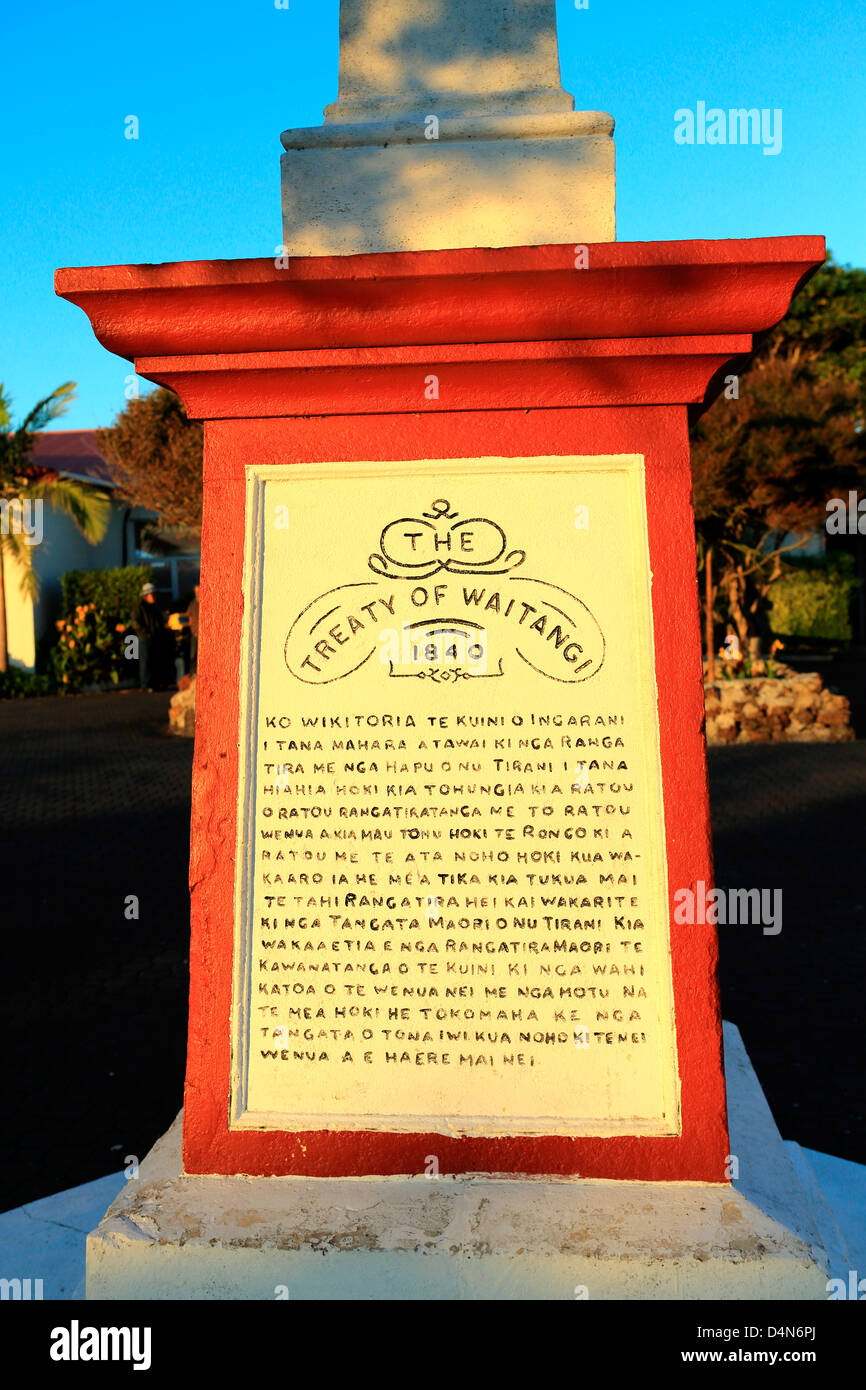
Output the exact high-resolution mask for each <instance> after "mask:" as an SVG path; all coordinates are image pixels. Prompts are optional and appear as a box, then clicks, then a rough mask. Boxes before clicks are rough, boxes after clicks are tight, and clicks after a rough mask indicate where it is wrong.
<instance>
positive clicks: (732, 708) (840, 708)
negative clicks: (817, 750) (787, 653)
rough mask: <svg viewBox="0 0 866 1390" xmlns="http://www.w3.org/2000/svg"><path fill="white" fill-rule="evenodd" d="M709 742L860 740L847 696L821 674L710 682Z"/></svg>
mask: <svg viewBox="0 0 866 1390" xmlns="http://www.w3.org/2000/svg"><path fill="white" fill-rule="evenodd" d="M704 695H705V699H706V710H707V743H711V744H713V743H848V742H850V741H851V740H852V739H853V738H854V730H853V729H852V728H851V711H850V707H849V703H848V701H847V699H846V698H845V696H844V695H834V694H833V693H832V692H831V691H829V690H827V689H826V687H825V686H824V684H823V682H822V680H821V677H820V676H819V675H818V674H817V673H815V672H808V673H803V674H799V673H796V672H793V671H791V670H790V667H789V668H787V673H786V674H784V675H782V676H778V677H771V676H756V677H754V678H752V679H748V680H724V679H722V680H717V681H716V682H715V684H713V685H710V683H709V681H706V682H705V683H704Z"/></svg>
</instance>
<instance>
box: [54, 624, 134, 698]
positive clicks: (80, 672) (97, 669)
mask: <svg viewBox="0 0 866 1390" xmlns="http://www.w3.org/2000/svg"><path fill="white" fill-rule="evenodd" d="M128 630H129V624H128V623H126V622H123V621H121V620H120V618H119V616H118V614H117V612H116V611H109V610H107V609H105V608H97V606H96V604H95V603H80V604H78V606H77V607H76V608H75V609H74V610H73V612H71V613H70V614H69V615H68V616H67V617H65V618H60V619H59V620H58V623H57V633H58V636H57V645H56V646H55V647H54V648H53V649H52V652H51V671H52V675H53V676H54V679H55V681H56V683H57V688H58V690H60V691H61V693H63V694H68V693H69V692H71V691H73V690H81V689H82V687H84V686H87V685H117V684H118V683H119V682H120V680H121V679H122V678H123V677H124V676H128V675H129V674H130V669H131V668H130V663H129V662H128V661H127V660H126V658H125V656H124V650H123V643H124V638H125V636H126V634H127V632H128Z"/></svg>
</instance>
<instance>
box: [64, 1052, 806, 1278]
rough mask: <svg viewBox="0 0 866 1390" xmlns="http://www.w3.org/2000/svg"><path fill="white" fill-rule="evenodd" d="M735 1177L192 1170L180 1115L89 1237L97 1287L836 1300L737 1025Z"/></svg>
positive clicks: (731, 1085)
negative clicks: (185, 1158)
mask: <svg viewBox="0 0 866 1390" xmlns="http://www.w3.org/2000/svg"><path fill="white" fill-rule="evenodd" d="M726 1054H727V1064H728V1065H727V1075H728V1096H729V1107H730V1124H731V1147H732V1153H734V1154H735V1155H736V1156H737V1158H738V1161H739V1179H738V1181H737V1182H736V1184H735V1185H734V1186H733V1187H727V1186H720V1185H704V1184H698V1183H615V1182H599V1181H586V1180H581V1179H558V1180H549V1179H525V1178H487V1177H468V1178H448V1177H440V1178H438V1179H428V1178H426V1177H423V1176H417V1177H412V1178H362V1179H347V1178H333V1179H327V1178H249V1177H231V1178H226V1177H185V1176H183V1175H182V1173H181V1166H180V1120H179V1119H178V1120H177V1121H176V1122H175V1124H174V1125H173V1126H172V1128H171V1129H170V1130H169V1132H168V1134H167V1135H165V1136H164V1138H163V1139H162V1140H160V1142H159V1143H158V1144H157V1145H156V1146H155V1148H154V1149H153V1150H152V1152H151V1153H150V1154H149V1155H148V1157H147V1158H146V1159H145V1161H144V1162H143V1163H142V1165H141V1169H140V1176H139V1179H138V1180H137V1181H136V1182H131V1183H128V1184H127V1185H126V1186H125V1188H124V1190H123V1192H121V1194H120V1196H119V1197H118V1199H117V1200H116V1201H115V1202H114V1204H113V1205H112V1206H111V1207H110V1208H109V1210H108V1212H107V1214H106V1216H105V1218H104V1219H103V1221H102V1222H101V1223H100V1225H99V1227H98V1228H97V1229H96V1230H95V1231H93V1232H92V1233H91V1235H90V1236H89V1238H88V1243H87V1295H88V1298H93V1299H125V1298H144V1299H197V1298H217V1299H274V1298H279V1297H283V1298H285V1297H289V1298H295V1299H419V1298H427V1299H430V1298H435V1299H574V1298H586V1297H588V1298H590V1299H611V1298H612V1299H621V1298H641V1299H665V1298H668V1299H717V1298H720V1299H750V1298H757V1299H776V1298H782V1299H826V1297H827V1279H828V1275H829V1264H828V1258H827V1256H826V1254H825V1252H824V1250H823V1247H822V1245H821V1242H820V1237H819V1235H818V1230H817V1225H816V1222H815V1219H814V1216H813V1213H812V1210H811V1208H810V1205H809V1202H808V1199H807V1196H806V1193H805V1192H804V1190H803V1188H802V1186H801V1185H800V1183H799V1181H798V1179H797V1175H796V1172H795V1169H794V1166H793V1164H792V1162H791V1159H790V1157H789V1154H788V1151H787V1149H786V1148H785V1145H784V1144H783V1143H782V1140H781V1138H780V1136H779V1133H778V1130H777V1129H776V1127H775V1125H774V1123H773V1119H772V1116H771V1115H770V1112H769V1109H768V1108H767V1105H766V1101H765V1100H764V1098H763V1095H762V1093H761V1090H760V1087H759V1086H758V1083H757V1079H756V1078H755V1076H754V1072H753V1071H752V1069H751V1066H750V1064H749V1062H748V1058H747V1057H746V1055H745V1052H744V1050H743V1047H742V1042H741V1040H740V1037H739V1034H738V1033H737V1031H736V1029H732V1028H726Z"/></svg>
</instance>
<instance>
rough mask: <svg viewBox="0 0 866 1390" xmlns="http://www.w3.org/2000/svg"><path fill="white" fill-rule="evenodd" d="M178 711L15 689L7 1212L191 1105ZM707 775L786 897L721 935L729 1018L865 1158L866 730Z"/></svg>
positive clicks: (7, 776) (826, 1133) (5, 739)
mask: <svg viewBox="0 0 866 1390" xmlns="http://www.w3.org/2000/svg"><path fill="white" fill-rule="evenodd" d="M167 709H168V696H167V695H143V694H139V693H137V692H130V693H124V694H114V695H85V696H77V697H69V698H66V699H59V698H57V699H55V698H50V699H41V700H26V701H24V700H21V701H5V702H0V767H2V780H0V837H2V838H0V844H2V851H0V862H2V893H3V947H4V949H3V971H2V991H3V1015H4V1019H5V1021H6V1023H7V1037H8V1041H7V1044H6V1048H5V1057H4V1060H5V1065H4V1067H3V1072H2V1084H3V1092H4V1094H3V1108H4V1115H5V1117H6V1124H5V1142H4V1144H3V1149H2V1156H0V1210H5V1209H7V1208H9V1207H13V1206H17V1205H19V1204H20V1203H23V1202H26V1201H29V1200H32V1199H34V1198H37V1197H44V1196H47V1195H48V1194H50V1193H53V1192H56V1191H58V1190H60V1189H62V1188H66V1187H72V1186H74V1185H76V1184H77V1183H82V1182H86V1181H88V1180H90V1179H92V1178H97V1177H102V1176H103V1175H104V1174H106V1173H108V1172H111V1171H112V1170H119V1169H120V1168H122V1166H123V1163H124V1159H125V1157H126V1156H127V1155H133V1154H134V1155H137V1156H138V1157H139V1158H141V1157H143V1156H144V1154H145V1153H146V1152H147V1151H148V1149H149V1148H150V1147H151V1145H152V1144H153V1142H154V1140H155V1139H156V1138H157V1137H158V1136H159V1135H160V1134H162V1133H163V1131H164V1130H165V1129H166V1128H167V1127H168V1125H169V1124H170V1123H171V1121H172V1119H173V1118H174V1116H175V1114H176V1113H177V1110H178V1109H179V1108H180V1105H181V1100H182V1089H183V1071H184V1050H185V1033H186V1010H187V954H188V931H189V924H188V902H189V899H188V893H187V859H188V837H189V781H190V768H191V763H192V742H191V741H190V740H186V739H176V738H173V737H171V736H170V735H169V734H167V733H166V732H165V730H166V723H167ZM710 772H711V790H712V804H713V824H714V836H715V847H716V877H717V882H718V883H719V885H720V886H721V887H724V888H734V887H743V888H753V887H754V888H769V889H773V888H782V889H783V892H784V898H783V913H784V916H783V929H782V932H781V933H780V935H778V936H764V935H763V934H762V931H761V929H760V927H752V926H742V927H725V928H721V929H720V931H721V959H722V970H721V974H722V1000H723V1011H724V1014H725V1017H726V1018H729V1019H731V1021H732V1022H734V1023H736V1024H738V1025H739V1027H740V1029H741V1030H742V1033H743V1037H744V1039H745V1043H746V1047H747V1049H748V1051H749V1053H750V1055H751V1057H752V1060H753V1062H754V1064H755V1067H756V1069H757V1072H758V1076H759V1078H760V1080H761V1083H762V1085H763V1087H764V1090H765V1091H766V1094H767V1097H768V1099H769V1101H770V1104H771V1106H772V1107H773V1111H774V1113H775V1116H776V1120H777V1122H778V1124H779V1126H780V1128H781V1131H782V1134H783V1135H784V1137H785V1138H786V1139H797V1140H799V1142H800V1143H802V1144H805V1145H807V1146H808V1147H810V1148H815V1149H821V1150H823V1151H825V1152H827V1153H831V1154H837V1155H839V1156H840V1157H844V1158H850V1159H855V1160H857V1161H859V1162H866V1125H864V1119H863V1114H864V1102H863V1085H862V1077H863V1061H864V1055H863V1054H864V1048H863V968H862V962H863V958H864V946H863V931H864V926H866V912H864V901H866V886H864V853H863V831H864V802H866V743H864V742H858V743H855V744H843V745H839V746H826V745H825V746H810V745H808V744H800V745H796V746H790V747H787V746H785V745H772V746H749V747H733V748H719V749H714V750H712V751H711V757H710ZM130 895H136V896H137V897H138V899H139V917H138V919H137V920H134V919H128V918H127V917H126V916H125V904H126V899H127V898H128V897H129V896H130Z"/></svg>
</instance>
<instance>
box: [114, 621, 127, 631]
mask: <svg viewBox="0 0 866 1390" xmlns="http://www.w3.org/2000/svg"><path fill="white" fill-rule="evenodd" d="M114 630H115V632H126V626H125V624H124V623H118V624H117V626H116V627H115V629H114Z"/></svg>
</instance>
